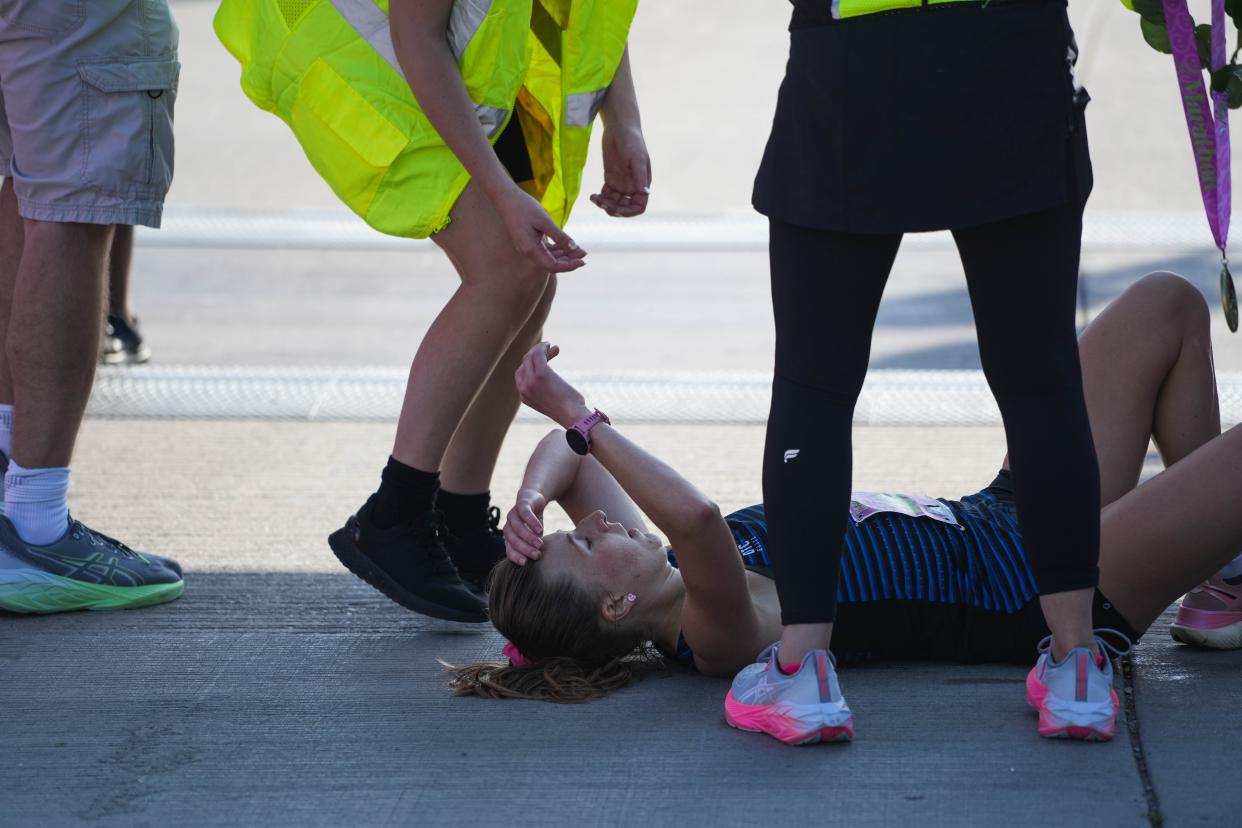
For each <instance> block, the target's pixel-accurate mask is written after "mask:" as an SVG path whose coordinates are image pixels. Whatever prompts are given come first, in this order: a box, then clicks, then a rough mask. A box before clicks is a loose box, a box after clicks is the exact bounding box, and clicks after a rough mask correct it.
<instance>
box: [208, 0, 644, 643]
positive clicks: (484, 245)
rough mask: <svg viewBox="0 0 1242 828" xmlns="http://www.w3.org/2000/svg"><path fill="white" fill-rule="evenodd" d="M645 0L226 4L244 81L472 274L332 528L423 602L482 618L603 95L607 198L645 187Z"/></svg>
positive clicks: (394, 222) (603, 204) (358, 204)
mask: <svg viewBox="0 0 1242 828" xmlns="http://www.w3.org/2000/svg"><path fill="white" fill-rule="evenodd" d="M636 2H637V0H572V1H571V0H391V2H388V0H259V1H258V2H255V0H224V2H223V3H222V5H221V7H220V10H219V12H218V13H217V16H216V20H215V28H216V32H217V34H218V35H219V36H220V38H221V40H222V41H223V42H224V43H225V45H226V46H227V47H228V48H229V50H230V51H231V52H232V53H233V54H234V55H235V56H236V57H237V58H238V59H239V61H240V62H241V63H242V67H243V74H242V85H243V89H244V90H245V92H246V93H247V95H248V96H249V97H250V98H251V99H252V100H254V101H255V102H256V103H257V104H258V105H259V106H262V107H264V108H266V109H269V110H271V111H273V112H275V113H276V114H277V115H279V116H280V117H281V118H282V119H284V120H286V121H287V122H288V123H289V124H290V126H291V128H292V129H293V131H294V134H295V135H296V136H297V137H298V140H299V142H300V143H301V144H302V147H303V149H304V150H305V152H306V154H307V156H308V158H309V159H310V160H311V162H312V164H313V165H314V166H315V168H316V170H317V171H319V172H320V173H321V175H323V176H324V178H325V180H327V182H328V183H329V184H330V185H331V186H332V187H333V189H334V190H335V191H336V192H337V194H338V195H339V196H340V197H341V198H342V200H344V201H345V202H346V204H348V205H349V206H350V207H351V208H352V209H354V210H355V211H356V212H358V213H359V215H361V216H362V217H363V218H364V219H366V220H367V221H368V222H369V223H370V224H372V226H375V227H377V228H378V229H381V230H383V231H384V232H388V233H394V234H397V235H404V236H427V235H430V237H431V239H432V240H433V241H434V242H435V243H436V244H437V245H438V246H439V247H440V248H441V249H442V250H443V251H444V252H445V254H446V255H447V256H448V259H449V261H450V262H451V263H452V264H453V266H454V268H455V269H456V270H457V274H458V276H459V277H460V279H461V286H460V287H459V288H458V290H457V291H456V293H454V295H453V297H452V298H451V299H450V300H449V302H448V304H447V305H445V307H444V308H443V309H442V310H441V311H440V314H439V315H438V316H437V317H436V319H435V321H434V322H432V324H431V327H430V328H429V329H428V331H427V333H426V334H425V336H424V337H423V340H422V343H421V345H420V346H419V348H418V352H417V354H416V355H415V357H414V361H413V364H412V365H411V367H410V375H409V382H408V385H407V387H406V394H405V401H404V404H403V406H402V410H401V417H400V420H399V422H398V425H397V434H396V440H395V443H394V446H393V450H392V455H391V457H390V458H389V459H388V462H387V465H386V466H385V468H384V470H383V473H382V476H381V482H380V486H379V489H378V491H376V492H375V493H374V494H372V495H371V496H370V497H369V498H368V499H367V501H366V503H365V504H364V505H363V506H362V507H361V508H359V509H358V510H357V512H356V513H355V514H354V515H353V516H351V517H350V518H349V519H348V521H347V522H346V524H345V526H344V527H342V528H341V529H339V530H337V531H336V532H334V533H332V535H331V536H330V537H329V544H330V546H331V547H332V550H333V552H334V553H335V554H336V555H337V557H338V558H339V559H340V560H341V561H342V563H344V564H345V566H347V567H348V568H349V569H350V570H351V571H352V572H354V573H355V574H356V575H357V576H358V577H360V578H363V579H364V580H366V581H367V582H368V583H370V584H371V585H372V586H374V587H375V588H376V589H378V590H380V591H381V592H383V593H384V594H385V595H387V596H388V597H389V598H391V599H392V600H394V601H396V602H397V603H399V604H401V605H403V606H405V607H407V608H409V609H412V610H414V611H416V612H420V613H423V614H425V615H430V616H434V617H438V618H444V619H448V620H454V621H464V622H485V621H486V620H487V612H486V610H487V605H486V596H485V595H484V593H483V586H484V583H483V582H484V578H485V577H486V575H487V573H488V572H489V571H490V569H491V567H492V565H493V564H494V563H495V562H496V561H498V560H500V559H501V558H502V557H503V556H504V539H503V536H502V535H501V533H500V531H499V528H498V511H497V510H496V509H495V508H492V507H491V506H490V495H489V492H488V488H489V485H490V480H491V476H492V472H493V469H494V467H495V464H496V459H497V456H498V454H499V451H500V446H501V443H502V441H503V440H504V436H505V433H506V431H507V430H508V427H509V424H510V422H512V420H513V417H514V415H515V413H516V411H517V407H518V396H517V391H516V388H515V385H514V381H513V374H514V371H515V370H516V369H517V367H518V365H519V363H520V361H521V358H522V355H523V354H524V353H525V352H526V351H527V350H528V349H529V348H530V347H531V346H532V345H533V344H534V343H536V342H537V341H539V339H540V337H541V335H542V327H543V323H544V320H545V319H546V318H547V315H548V311H549V308H550V307H551V304H552V298H553V295H554V293H555V291H556V274H558V273H566V272H571V271H574V270H577V269H579V268H581V267H583V266H584V265H585V263H586V259H585V257H586V251H585V250H583V249H582V248H581V247H579V246H578V245H577V244H576V243H575V242H574V240H573V239H571V238H570V237H569V236H568V235H567V234H566V233H565V232H564V231H563V230H562V229H561V227H560V226H559V223H563V222H564V221H565V220H566V219H567V218H568V215H569V211H570V208H571V206H572V203H573V201H574V199H575V197H576V195H577V192H578V182H579V181H580V178H581V172H582V166H583V164H584V163H585V159H586V150H587V145H588V141H589V137H590V128H591V124H592V122H593V121H594V117H595V115H596V112H597V111H598V112H599V113H600V114H601V115H602V120H603V124H604V136H603V142H602V143H603V153H604V183H603V187H602V188H601V189H600V191H599V192H598V193H596V194H595V195H593V196H592V197H591V200H592V201H593V202H594V203H595V204H596V205H597V206H599V207H600V208H601V209H603V210H604V211H605V212H606V213H608V214H609V215H612V216H620V217H628V216H636V215H639V214H640V213H642V212H643V211H644V210H645V209H646V206H647V197H648V193H649V191H650V189H649V188H650V184H651V164H650V160H649V158H648V154H647V149H646V145H645V142H644V140H643V134H642V127H641V123H640V120H639V110H638V104H637V99H636V95H635V91H634V82H633V79H632V76H631V72H630V62H629V55H628V47H627V45H626V40H627V37H628V31H629V25H630V21H631V19H632V16H633V13H634V10H635V6H636Z"/></svg>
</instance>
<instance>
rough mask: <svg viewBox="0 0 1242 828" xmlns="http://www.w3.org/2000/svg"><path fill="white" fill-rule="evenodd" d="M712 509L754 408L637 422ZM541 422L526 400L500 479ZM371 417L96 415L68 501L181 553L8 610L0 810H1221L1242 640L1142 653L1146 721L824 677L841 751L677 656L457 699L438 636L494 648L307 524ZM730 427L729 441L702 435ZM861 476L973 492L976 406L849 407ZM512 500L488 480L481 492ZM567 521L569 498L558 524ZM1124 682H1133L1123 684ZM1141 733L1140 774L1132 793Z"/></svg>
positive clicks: (325, 520) (922, 673)
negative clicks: (552, 686)
mask: <svg viewBox="0 0 1242 828" xmlns="http://www.w3.org/2000/svg"><path fill="white" fill-rule="evenodd" d="M628 431H629V432H630V433H631V434H632V435H633V437H634V438H635V439H637V440H639V441H640V442H642V443H643V444H644V445H647V446H649V447H650V448H652V449H653V450H655V451H656V452H657V453H659V454H660V455H661V456H663V457H665V458H666V459H668V460H669V461H670V462H671V463H672V464H673V465H674V466H676V467H677V468H679V469H681V470H683V471H684V472H686V473H687V474H689V475H690V476H691V477H692V478H693V479H695V480H696V482H698V483H699V484H700V485H701V486H702V487H703V488H704V490H705V491H707V492H709V493H711V494H712V495H713V496H715V497H716V498H717V499H718V500H719V501H720V503H721V505H722V507H723V508H726V509H730V508H734V507H736V506H740V505H743V504H745V503H749V502H751V501H753V500H754V499H756V497H757V496H758V491H759V486H758V475H757V469H758V457H759V452H760V450H761V446H762V429H761V428H759V427H754V426H749V427H741V426H718V427H703V426H696V427H680V428H670V427H665V426H636V427H633V428H630V429H628ZM542 433H544V428H543V427H542V426H535V425H519V426H517V427H516V428H515V430H514V432H513V433H512V435H511V439H510V440H509V442H508V444H507V445H506V448H505V451H504V455H503V457H502V460H501V464H500V468H499V470H498V473H497V479H496V485H495V491H496V492H498V493H508V492H512V491H513V489H514V487H515V485H516V482H517V480H518V476H519V475H520V472H521V467H522V465H523V462H524V460H525V453H526V451H527V450H528V449H529V447H530V445H531V444H532V443H533V442H534V441H535V440H536V439H538V437H539V436H540V435H541V434H542ZM389 439H390V426H389V425H388V424H308V423H243V422H211V423H202V422H193V421H180V422H167V421H152V420H91V421H89V422H88V423H87V426H86V428H85V430H84V432H83V434H82V441H81V449H80V451H79V455H78V460H77V466H76V469H75V477H74V491H73V493H72V497H73V503H74V508H75V511H76V513H77V515H78V516H80V517H81V518H83V519H85V520H87V521H89V522H91V523H93V524H96V525H98V526H100V527H101V528H103V529H104V530H106V531H116V532H118V533H121V534H122V536H123V537H124V538H125V539H126V540H128V541H131V542H132V543H133V544H134V545H135V546H137V547H138V548H145V549H151V550H153V551H155V550H158V551H160V552H162V553H166V554H173V555H176V556H177V557H179V558H180V559H181V561H182V562H183V563H184V564H185V566H186V568H187V589H186V593H185V595H184V596H183V597H182V598H181V599H180V600H179V601H177V602H175V603H173V604H170V605H166V606H162V607H157V608H153V609H150V610H143V611H133V612H119V613H79V614H73V615H62V616H56V617H43V618H29V617H17V616H2V617H0V675H2V676H3V678H0V709H3V711H4V716H2V717H0V746H3V749H4V755H5V761H4V762H2V763H0V790H3V791H4V797H3V807H2V808H0V825H4V826H6V828H8V827H9V826H14V828H16V826H45V825H75V824H92V825H118V826H119V825H125V826H130V825H163V824H170V823H173V824H186V825H236V824H266V825H340V824H366V825H371V824H384V825H441V824H478V823H485V824H493V823H494V824H516V825H536V824H538V825H558V826H559V825H567V826H568V825H575V826H576V825H617V826H620V825H634V824H650V825H699V824H702V825H708V824H712V825H749V824H756V823H766V824H823V823H837V822H840V823H842V824H851V825H855V824H856V825H893V824H909V823H912V822H917V823H918V824H925V825H985V824H986V825H997V824H1004V825H1032V826H1036V825H1038V826H1044V825H1049V824H1055V825H1091V826H1096V825H1104V826H1114V825H1116V826H1143V825H1148V824H1157V823H1153V822H1149V820H1148V816H1147V812H1148V808H1149V804H1151V803H1154V804H1157V805H1158V806H1159V808H1160V810H1159V812H1158V813H1159V814H1162V815H1164V816H1165V817H1167V819H1168V824H1170V825H1227V824H1229V823H1230V819H1231V816H1230V815H1232V814H1234V813H1237V812H1238V809H1239V807H1242V793H1239V789H1238V787H1237V786H1236V785H1235V784H1233V783H1234V781H1235V780H1236V769H1237V762H1238V758H1239V756H1238V752H1237V750H1236V748H1235V747H1233V740H1232V739H1230V738H1228V736H1227V735H1226V736H1225V737H1224V738H1221V736H1222V734H1229V733H1231V732H1233V731H1235V730H1236V729H1237V728H1238V727H1240V726H1242V705H1239V704H1238V698H1239V696H1238V691H1237V676H1238V675H1239V670H1242V654H1240V653H1226V654H1221V653H1201V652H1194V651H1190V650H1187V649H1185V648H1183V647H1180V646H1173V645H1172V644H1171V643H1170V642H1167V640H1166V637H1165V636H1166V633H1165V632H1164V622H1161V623H1159V624H1157V626H1156V628H1154V629H1153V631H1152V632H1151V633H1150V634H1149V636H1148V639H1147V640H1146V642H1145V643H1144V644H1143V646H1142V647H1141V648H1140V650H1139V652H1138V655H1137V656H1136V658H1135V665H1136V675H1137V678H1136V680H1135V681H1134V683H1133V686H1132V690H1133V691H1134V693H1135V694H1136V700H1137V706H1136V714H1137V715H1136V716H1130V717H1128V718H1127V723H1128V722H1134V723H1137V724H1138V726H1139V730H1140V733H1141V737H1142V741H1141V743H1137V744H1136V743H1134V742H1132V741H1131V737H1130V735H1129V731H1128V730H1127V729H1126V728H1125V727H1124V726H1123V728H1122V731H1121V732H1120V733H1119V735H1118V737H1117V739H1116V740H1115V741H1114V742H1112V743H1110V744H1106V745H1082V744H1066V743H1050V742H1047V741H1043V740H1039V739H1037V738H1036V737H1035V735H1034V729H1035V720H1034V716H1033V714H1032V713H1031V712H1030V711H1029V710H1028V709H1026V707H1025V702H1024V701H1023V696H1022V680H1023V673H1024V671H1023V670H1022V669H1020V668H1014V667H1005V666H990V665H984V666H974V667H964V666H955V665H938V664H918V663H914V664H880V665H875V666H870V667H863V668H855V669H851V670H849V671H848V672H846V673H844V674H843V675H844V679H843V680H844V682H845V687H846V689H847V691H848V693H849V697H850V699H851V703H852V704H853V706H854V707H855V709H856V711H857V714H858V721H859V737H858V740H857V742H855V743H854V744H853V745H850V746H844V747H842V746H822V747H817V748H810V749H790V748H785V747H783V746H780V745H778V744H776V743H775V742H772V741H771V740H768V739H765V738H761V737H757V736H755V735H753V734H744V733H740V732H737V731H734V730H732V729H730V728H729V727H727V726H726V725H725V724H724V722H723V718H722V713H721V699H722V697H723V694H724V692H725V689H726V684H725V683H724V682H723V681H717V680H710V679H705V678H702V677H698V676H693V675H689V674H687V673H684V672H681V671H679V670H673V671H672V672H671V673H670V674H669V675H668V676H667V677H653V678H651V679H649V680H648V681H646V682H644V683H642V684H640V685H638V686H635V687H632V688H629V689H626V690H624V691H622V692H620V693H617V694H615V695H614V696H612V697H609V698H607V699H605V700H603V701H600V702H596V703H592V704H589V705H584V706H581V707H563V706H554V705H546V704H539V703H524V702H493V701H483V700H478V699H455V698H452V697H451V696H450V695H449V694H448V691H447V689H446V685H445V680H444V675H443V673H442V672H441V670H440V668H439V666H438V665H437V663H436V659H444V660H446V661H449V662H469V661H474V660H478V659H484V658H491V657H494V656H495V655H496V654H497V653H498V652H499V648H500V645H501V640H500V638H499V636H498V635H497V634H496V633H494V632H492V631H488V630H487V629H483V630H473V629H472V630H467V631H461V630H449V629H447V628H446V625H443V624H440V623H439V622H431V621H428V620H427V619H423V618H421V617H419V616H417V615H414V614H411V613H408V612H406V611H404V610H402V609H401V608H399V607H397V606H396V605H394V604H391V603H390V602H388V601H387V600H386V599H384V598H382V597H381V596H379V595H378V594H377V593H375V592H374V591H373V590H371V589H370V588H368V587H366V586H365V585H363V584H362V583H361V582H360V581H357V580H356V579H354V578H353V577H352V576H349V575H347V574H345V573H344V572H343V570H342V569H341V568H340V567H339V565H338V564H337V563H336V561H335V560H334V559H333V558H332V556H331V554H330V553H329V551H328V550H327V547H326V544H325V543H324V537H325V535H326V534H327V532H328V531H329V530H330V529H331V528H333V527H335V526H336V525H338V524H339V522H340V521H341V520H342V519H343V518H344V516H345V515H346V514H347V513H348V512H349V511H350V510H351V509H352V508H353V507H354V506H356V505H357V502H358V501H359V500H360V498H361V497H362V496H363V494H364V493H365V492H367V491H368V490H369V489H370V488H371V487H372V486H373V485H374V482H375V478H376V474H377V469H378V467H379V465H378V461H379V459H380V458H382V457H383V455H384V453H385V452H386V450H387V445H388V440H389ZM722 445H727V446H729V450H728V451H721V450H720V447H721V446H722ZM856 445H857V447H858V462H857V478H856V484H857V485H858V486H859V487H862V488H867V487H870V488H890V489H899V490H907V491H921V492H929V493H936V494H950V495H951V494H958V493H962V492H966V491H970V490H973V489H975V488H977V487H978V486H979V485H981V484H982V483H983V482H986V480H987V479H988V478H989V477H990V475H991V473H992V471H993V470H994V468H995V466H996V463H997V461H998V459H999V456H1000V454H1001V453H1002V451H1003V436H1002V434H1001V433H1000V431H999V430H998V429H994V428H938V429H919V428H909V429H903V428H861V429H858V430H857V434H856ZM499 496H503V494H499ZM562 520H563V519H562ZM1122 691H1123V695H1124V688H1122ZM1136 748H1139V753H1138V755H1140V756H1142V757H1144V758H1145V760H1146V763H1147V765H1148V767H1149V768H1150V780H1151V784H1152V785H1154V793H1155V794H1156V795H1158V799H1153V800H1150V802H1149V799H1148V795H1147V792H1146V791H1145V789H1144V785H1145V779H1144V777H1142V776H1141V775H1140V774H1139V772H1138V770H1137V767H1138V766H1137V765H1136Z"/></svg>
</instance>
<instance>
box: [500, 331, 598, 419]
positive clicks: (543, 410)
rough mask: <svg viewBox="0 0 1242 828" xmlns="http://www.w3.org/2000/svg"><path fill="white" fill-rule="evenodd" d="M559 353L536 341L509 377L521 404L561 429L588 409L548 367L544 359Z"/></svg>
mask: <svg viewBox="0 0 1242 828" xmlns="http://www.w3.org/2000/svg"><path fill="white" fill-rule="evenodd" d="M560 352H561V349H560V348H558V347H556V346H555V345H549V344H548V343H547V342H540V343H539V344H538V345H536V346H535V347H533V348H531V349H530V350H529V351H527V352H526V356H524V357H522V364H521V365H519V366H518V369H517V372H516V373H515V374H514V375H513V378H514V380H515V381H516V382H517V389H518V395H519V396H520V397H521V398H522V402H524V403H526V404H527V405H528V406H530V407H531V408H533V409H535V410H536V411H538V412H539V413H540V414H543V415H544V416H546V417H548V418H550V419H552V420H554V421H555V422H556V423H557V424H558V425H560V426H561V427H562V428H569V427H570V426H571V425H573V424H574V423H576V422H578V420H581V419H582V418H583V417H585V416H586V415H588V414H590V413H591V410H590V409H589V408H587V407H586V400H584V399H583V397H582V394H580V393H578V391H577V389H575V388H574V387H573V386H572V385H570V384H569V383H567V382H565V380H564V379H562V378H561V375H560V374H558V373H556V371H553V370H552V368H551V367H550V366H549V365H548V360H550V359H554V358H555V357H556V355H557V354H559V353H560Z"/></svg>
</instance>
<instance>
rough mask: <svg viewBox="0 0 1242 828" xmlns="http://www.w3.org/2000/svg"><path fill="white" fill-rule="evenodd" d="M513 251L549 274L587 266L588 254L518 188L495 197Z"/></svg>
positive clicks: (515, 186)
mask: <svg viewBox="0 0 1242 828" xmlns="http://www.w3.org/2000/svg"><path fill="white" fill-rule="evenodd" d="M492 204H493V205H494V206H495V207H496V212H498V213H499V214H500V218H501V220H502V221H503V222H504V223H505V228H506V229H507V230H508V231H509V239H510V240H511V241H512V242H513V247H514V248H515V249H516V250H517V252H518V253H519V254H520V255H521V256H523V257H524V258H525V259H526V260H527V261H529V262H530V263H531V264H533V265H535V266H536V267H538V268H540V269H541V270H543V271H544V272H547V273H568V272H569V271H571V270H577V269H578V268H580V267H582V266H583V265H584V264H586V260H585V259H586V251H585V250H583V249H582V248H581V247H579V246H578V245H577V243H575V242H574V240H573V239H571V238H570V237H569V235H568V234H567V233H566V232H565V231H564V230H562V229H561V228H559V227H557V226H556V222H554V221H553V220H552V217H551V216H549V215H548V211H547V210H545V209H543V205H542V204H540V203H539V202H538V201H536V200H535V199H534V198H532V197H531V196H530V195H528V194H527V193H526V192H525V191H523V190H522V189H521V188H520V187H518V186H517V185H516V184H512V183H511V184H510V185H509V186H507V187H505V188H504V189H503V190H502V191H501V192H500V193H499V194H498V195H494V196H493V197H492Z"/></svg>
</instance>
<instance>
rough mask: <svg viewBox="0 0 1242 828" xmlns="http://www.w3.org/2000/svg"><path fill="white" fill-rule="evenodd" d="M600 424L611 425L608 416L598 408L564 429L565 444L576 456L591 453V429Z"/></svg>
mask: <svg viewBox="0 0 1242 828" xmlns="http://www.w3.org/2000/svg"><path fill="white" fill-rule="evenodd" d="M600 423H608V425H612V420H610V419H608V415H607V414H605V413H604V412H602V411H600V410H599V409H598V408H597V409H595V411H594V412H592V413H590V414H588V415H586V416H585V417H583V418H582V419H581V420H579V421H578V422H576V423H574V424H573V425H571V426H570V427H569V428H567V429H565V442H566V443H569V447H570V448H571V449H573V450H574V451H575V452H577V453H578V454H582V455H586V454H589V453H590V451H591V429H593V428H595V426H597V425H599V424H600Z"/></svg>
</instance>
